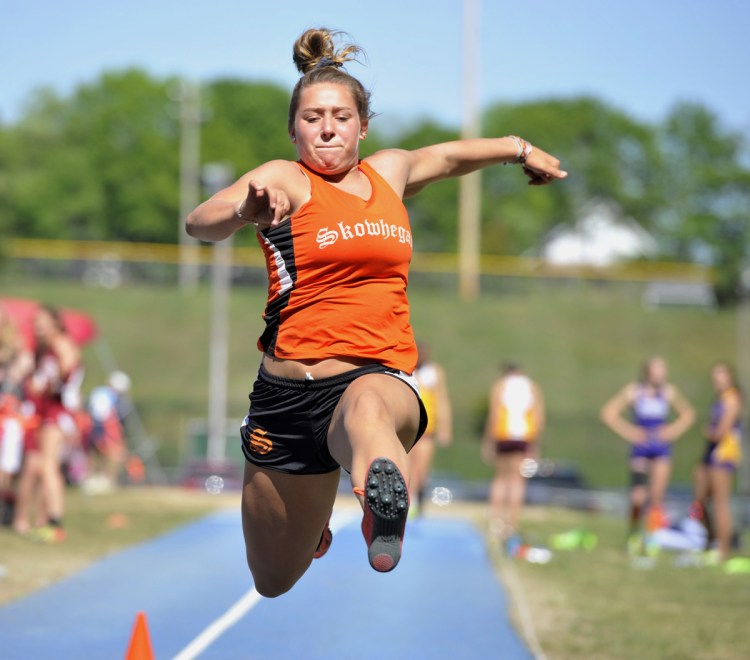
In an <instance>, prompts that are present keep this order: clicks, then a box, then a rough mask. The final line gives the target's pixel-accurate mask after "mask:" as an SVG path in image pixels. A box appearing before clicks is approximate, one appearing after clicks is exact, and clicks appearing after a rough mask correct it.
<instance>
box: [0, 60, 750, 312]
mask: <svg viewBox="0 0 750 660" xmlns="http://www.w3.org/2000/svg"><path fill="white" fill-rule="evenodd" d="M178 86H179V81H178V80H176V79H159V78H155V77H153V76H150V75H149V74H147V73H145V72H144V71H141V70H138V69H129V70H125V71H119V72H108V73H104V74H102V75H101V76H100V77H99V78H98V79H97V80H95V81H94V82H92V83H89V84H86V85H82V86H80V87H78V88H77V89H76V90H75V91H74V92H73V93H72V95H71V96H70V97H69V98H61V97H59V96H56V95H55V94H53V93H51V92H49V91H46V90H44V89H41V90H39V91H38V92H37V94H36V96H35V98H34V99H33V100H32V102H31V103H30V104H29V106H28V107H27V109H26V111H25V113H24V114H23V116H22V118H21V119H20V120H19V121H17V122H15V123H14V124H12V125H5V126H0V201H1V202H2V203H1V204H0V231H1V232H2V234H3V235H4V236H15V237H45V238H67V239H101V240H126V241H155V242H165V243H174V242H176V240H177V236H176V218H177V217H178V207H179V199H178V181H179V162H178V155H179V108H178V101H176V100H175V98H174V97H175V93H174V90H175V89H176V88H177V87H178ZM202 98H203V110H202V125H201V159H202V162H204V163H207V162H217V161H220V162H226V163H228V164H230V165H231V166H232V167H233V168H234V170H235V173H236V174H237V175H239V174H241V173H242V172H245V171H247V170H249V169H251V168H253V167H255V166H256V165H258V164H259V163H261V162H264V161H266V160H269V159H271V158H293V157H294V155H295V154H294V149H293V146H292V145H291V144H290V142H289V138H288V135H287V131H286V114H287V107H288V98H289V93H288V91H287V90H285V89H283V88H281V87H279V86H277V85H275V84H271V83H262V82H248V81H244V80H238V79H223V80H216V81H213V82H211V83H208V84H206V85H204V86H203V89H202ZM482 132H483V134H484V135H488V136H489V135H498V136H500V135H507V134H509V133H517V134H520V135H523V136H524V137H526V138H527V139H529V140H530V141H531V142H532V143H533V142H538V143H539V144H540V145H543V146H544V148H545V149H546V150H548V151H550V152H552V153H555V154H559V155H560V156H561V158H562V160H563V161H564V165H565V167H566V169H568V171H569V172H570V176H569V178H568V180H567V181H566V184H565V185H564V186H551V187H549V188H543V189H533V190H531V189H529V188H528V187H527V186H526V179H525V178H524V177H522V176H516V175H513V176H508V173H507V172H503V171H502V170H501V168H491V169H488V170H485V171H484V172H483V173H482V180H483V186H482V190H483V200H482V246H483V251H484V252H485V253H488V254H506V255H518V254H524V253H530V252H533V251H534V249H535V248H536V247H538V244H539V240H540V238H541V237H542V236H543V235H544V234H545V233H546V232H548V231H549V230H550V229H551V228H552V227H554V226H556V225H560V224H563V225H565V224H567V225H575V223H576V222H577V221H578V219H579V217H580V213H581V209H582V208H583V206H584V205H585V204H586V203H587V202H589V201H590V200H592V199H602V200H608V201H611V202H614V203H615V204H616V205H617V206H618V207H619V208H620V209H621V210H622V213H623V214H624V215H625V216H629V217H632V218H633V219H635V220H636V221H638V222H639V223H640V224H641V225H642V226H643V227H644V228H646V229H647V230H648V231H650V232H651V233H652V234H653V236H654V237H655V239H656V240H657V241H658V243H659V245H660V249H661V256H662V258H669V259H678V260H687V261H701V262H705V263H710V264H713V265H715V266H717V272H718V281H717V283H716V291H717V294H718V296H719V299H720V301H721V302H723V303H727V302H732V301H734V300H735V299H736V297H737V294H738V287H737V285H738V281H739V276H740V272H741V268H742V266H743V263H745V262H746V260H747V259H748V257H749V256H750V255H749V254H748V244H749V243H750V167H749V165H748V162H749V161H748V158H747V156H748V151H747V143H746V141H745V139H744V138H743V136H741V135H737V134H733V133H731V132H728V131H726V130H725V129H724V128H723V127H722V126H721V124H720V122H719V120H718V119H717V117H716V116H715V115H714V114H712V113H711V112H710V111H709V110H708V109H706V108H704V107H702V106H699V105H696V104H680V105H677V106H676V107H675V108H674V109H673V110H672V111H671V113H670V114H669V116H668V117H667V118H666V119H665V120H664V121H663V122H662V123H660V124H658V125H651V124H648V123H644V122H641V121H638V120H636V119H634V118H632V117H630V116H629V115H627V114H625V113H623V112H622V111H620V110H618V109H616V108H613V107H610V106H608V105H607V104H606V103H604V102H602V101H600V100H598V99H596V98H592V97H580V98H568V99H548V100H540V101H534V102H527V103H522V104H515V105H509V104H495V105H492V106H491V107H489V108H487V109H486V111H485V113H484V117H483V131H482ZM457 137H458V131H457V128H455V127H450V126H441V125H439V124H436V123H435V122H434V121H432V120H430V119H429V118H425V119H423V120H420V121H418V122H415V123H413V124H411V125H409V126H406V127H403V128H402V129H401V130H400V131H399V132H398V134H396V135H393V134H389V138H388V139H387V140H386V139H385V138H384V137H383V133H382V132H379V131H378V118H377V117H375V118H374V120H373V122H372V127H371V131H370V134H369V136H368V139H367V141H366V142H365V143H364V145H363V153H364V154H367V153H371V152H372V151H374V150H376V149H377V148H381V147H382V146H385V145H388V146H394V147H400V148H407V149H412V148H417V147H419V146H423V145H426V144H430V143H434V142H437V141H442V140H450V139H456V138H457ZM457 195H458V184H457V182H456V181H455V180H449V181H445V182H441V183H439V184H436V185H434V186H430V187H428V188H426V189H425V190H424V191H423V192H421V193H420V194H419V195H417V196H415V197H414V198H411V199H409V200H407V206H408V208H409V211H410V216H411V220H412V223H413V225H414V228H415V246H416V248H417V249H418V250H422V251H454V250H455V248H456V209H457ZM238 239H239V240H240V242H247V241H250V240H251V239H252V237H251V236H248V237H238Z"/></svg>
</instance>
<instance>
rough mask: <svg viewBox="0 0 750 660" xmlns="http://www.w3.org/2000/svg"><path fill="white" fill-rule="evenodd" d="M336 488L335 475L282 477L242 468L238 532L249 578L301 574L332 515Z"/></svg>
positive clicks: (254, 469) (336, 471)
mask: <svg viewBox="0 0 750 660" xmlns="http://www.w3.org/2000/svg"><path fill="white" fill-rule="evenodd" d="M338 482H339V470H335V471H333V472H328V473H326V474H286V473H283V472H276V471H272V470H266V469H263V468H259V467H257V466H255V465H253V464H252V463H249V462H247V463H245V478H244V484H243V487H242V528H243V532H244V535H245V547H246V550H247V559H248V564H249V565H250V569H251V570H252V571H253V573H254V574H255V572H256V571H271V572H277V571H282V572H285V571H286V570H287V569H288V571H289V572H290V573H298V572H299V571H300V570H302V571H304V569H305V568H306V567H307V566H308V565H309V563H310V561H311V560H312V555H313V552H314V551H315V549H316V547H317V546H318V542H319V541H320V535H321V533H322V531H323V528H324V526H325V524H326V521H327V520H328V517H329V516H330V514H331V511H332V509H333V503H334V501H335V499H336V491H337V488H338Z"/></svg>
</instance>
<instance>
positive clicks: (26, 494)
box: [14, 307, 83, 543]
mask: <svg viewBox="0 0 750 660" xmlns="http://www.w3.org/2000/svg"><path fill="white" fill-rule="evenodd" d="M34 334H35V337H36V342H37V346H36V355H35V361H34V371H33V373H32V374H31V376H30V377H29V378H28V381H27V387H26V390H27V398H28V399H29V401H31V402H32V403H33V405H34V411H35V413H36V415H37V416H38V417H39V419H40V427H39V430H38V431H37V432H36V433H35V434H34V435H33V436H31V437H30V438H29V443H28V445H27V452H28V453H27V456H26V460H25V461H24V466H23V468H22V472H21V478H20V481H19V485H18V499H17V506H16V514H15V519H14V527H15V529H16V531H18V532H19V533H27V532H29V530H30V523H29V512H30V508H31V507H32V506H33V504H34V502H36V504H37V515H40V512H41V510H42V504H41V503H43V509H44V511H43V514H42V515H43V518H44V521H43V524H42V525H41V526H39V527H38V528H37V529H35V530H33V532H34V533H33V536H34V538H35V539H36V540H39V541H42V542H48V543H59V542H62V541H63V540H64V539H65V531H64V529H63V514H64V504H65V478H64V474H63V470H62V460H64V457H65V456H66V454H69V453H70V452H71V450H73V449H74V448H76V447H77V446H80V430H79V427H78V423H77V419H76V415H77V413H78V412H79V411H80V386H81V382H82V380H83V366H82V364H81V354H80V350H79V348H78V346H77V345H76V343H75V342H74V341H73V339H72V338H71V337H70V335H69V334H68V332H67V331H66V329H65V326H64V325H63V323H62V320H61V318H60V316H59V314H58V312H57V311H56V310H55V309H53V308H50V307H41V308H40V309H39V310H38V311H37V314H36V316H35V317H34Z"/></svg>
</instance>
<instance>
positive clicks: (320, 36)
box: [292, 27, 360, 75]
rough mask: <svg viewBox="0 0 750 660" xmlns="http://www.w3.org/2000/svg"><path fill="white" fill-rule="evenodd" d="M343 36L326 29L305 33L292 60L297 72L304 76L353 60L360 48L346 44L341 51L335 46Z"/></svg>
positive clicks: (298, 40)
mask: <svg viewBox="0 0 750 660" xmlns="http://www.w3.org/2000/svg"><path fill="white" fill-rule="evenodd" d="M343 34H344V33H343V32H339V31H336V30H329V29H328V28H324V27H321V28H312V29H310V30H307V31H305V32H304V33H303V34H302V35H301V36H300V37H299V39H297V41H296V42H295V43H294V51H293V55H292V59H293V61H294V65H295V66H296V67H297V70H298V71H299V72H300V73H301V74H302V75H304V74H306V73H309V72H310V71H313V70H315V69H320V68H324V67H327V66H333V67H337V68H338V67H341V66H343V65H344V63H345V62H348V61H349V60H353V59H354V58H355V56H356V55H357V53H359V52H360V48H359V46H356V45H354V44H344V45H343V46H341V48H339V49H337V48H336V46H335V43H334V41H335V39H337V38H338V37H340V36H341V35H343Z"/></svg>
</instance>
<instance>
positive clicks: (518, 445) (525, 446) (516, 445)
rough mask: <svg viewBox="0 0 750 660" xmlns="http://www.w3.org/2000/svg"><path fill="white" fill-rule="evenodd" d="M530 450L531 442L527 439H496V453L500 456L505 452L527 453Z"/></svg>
mask: <svg viewBox="0 0 750 660" xmlns="http://www.w3.org/2000/svg"><path fill="white" fill-rule="evenodd" d="M528 451H529V443H528V442H526V440H496V441H495V453H496V454H497V455H498V456H502V455H504V454H525V453H526V452H528Z"/></svg>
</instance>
